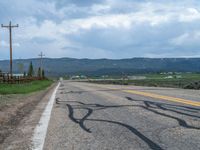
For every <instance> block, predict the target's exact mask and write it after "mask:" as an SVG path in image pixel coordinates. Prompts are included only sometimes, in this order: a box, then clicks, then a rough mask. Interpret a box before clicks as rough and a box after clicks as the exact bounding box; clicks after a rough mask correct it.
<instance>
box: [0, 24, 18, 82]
mask: <svg viewBox="0 0 200 150" xmlns="http://www.w3.org/2000/svg"><path fill="white" fill-rule="evenodd" d="M1 27H2V28H8V29H9V35H10V76H11V78H12V76H13V72H12V28H17V27H19V25H18V24H17V25H12V23H11V21H10V23H9V25H3V24H1Z"/></svg>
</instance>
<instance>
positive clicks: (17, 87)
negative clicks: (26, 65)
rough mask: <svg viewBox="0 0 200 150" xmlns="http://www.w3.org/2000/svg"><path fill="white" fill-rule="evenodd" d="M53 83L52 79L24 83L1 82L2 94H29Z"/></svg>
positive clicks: (0, 89)
mask: <svg viewBox="0 0 200 150" xmlns="http://www.w3.org/2000/svg"><path fill="white" fill-rule="evenodd" d="M52 83H53V81H52V80H40V81H33V82H30V83H24V84H0V94H3V95H5V94H28V93H32V92H35V91H40V90H43V89H45V88H47V87H49V86H50V85H51V84H52Z"/></svg>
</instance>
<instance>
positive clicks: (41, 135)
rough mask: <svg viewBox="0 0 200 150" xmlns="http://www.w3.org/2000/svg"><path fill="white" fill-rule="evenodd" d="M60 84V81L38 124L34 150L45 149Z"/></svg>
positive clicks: (33, 141)
mask: <svg viewBox="0 0 200 150" xmlns="http://www.w3.org/2000/svg"><path fill="white" fill-rule="evenodd" d="M59 86H60V82H59V83H58V85H57V87H56V88H55V90H54V92H53V94H52V96H51V98H50V100H49V102H48V104H47V106H46V108H45V110H44V112H43V114H42V116H41V118H40V121H39V124H38V125H37V126H36V128H35V130H34V135H33V139H32V146H33V147H32V149H33V150H42V149H43V146H44V142H45V137H46V133H47V128H48V124H49V120H50V117H51V111H52V108H53V104H54V101H55V97H56V92H57V90H58V88H59Z"/></svg>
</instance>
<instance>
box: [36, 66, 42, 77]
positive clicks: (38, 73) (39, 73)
mask: <svg viewBox="0 0 200 150" xmlns="http://www.w3.org/2000/svg"><path fill="white" fill-rule="evenodd" d="M37 76H38V77H39V78H41V68H40V67H39V68H38V72H37Z"/></svg>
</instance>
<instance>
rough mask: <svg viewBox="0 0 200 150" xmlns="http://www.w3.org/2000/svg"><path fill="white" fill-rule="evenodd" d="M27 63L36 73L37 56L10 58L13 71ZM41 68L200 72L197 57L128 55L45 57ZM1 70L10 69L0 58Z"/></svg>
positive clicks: (50, 71) (52, 72) (54, 71)
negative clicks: (140, 56) (109, 57)
mask: <svg viewBox="0 0 200 150" xmlns="http://www.w3.org/2000/svg"><path fill="white" fill-rule="evenodd" d="M30 62H32V63H33V66H34V69H35V72H37V68H38V67H39V66H40V59H38V58H32V59H16V60H13V72H14V73H23V72H24V71H25V72H27V70H28V66H29V64H30ZM43 68H44V69H45V72H46V75H47V76H57V77H58V76H65V75H80V74H81V75H87V76H100V75H121V74H127V75H131V74H141V73H155V72H200V58H130V59H75V58H44V59H43ZM0 69H1V70H2V71H3V72H8V71H9V60H1V61H0Z"/></svg>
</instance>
